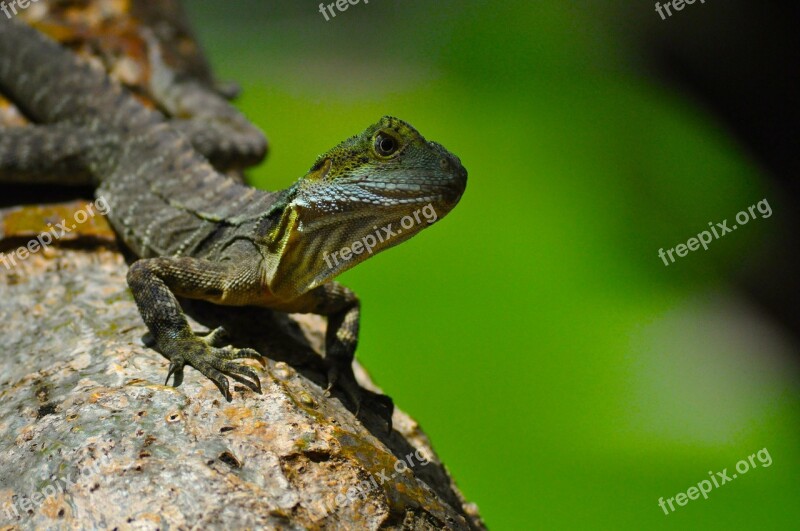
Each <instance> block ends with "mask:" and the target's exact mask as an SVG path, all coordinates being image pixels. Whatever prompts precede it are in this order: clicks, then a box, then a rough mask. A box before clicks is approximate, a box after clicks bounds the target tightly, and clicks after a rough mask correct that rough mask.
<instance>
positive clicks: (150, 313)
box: [128, 257, 264, 402]
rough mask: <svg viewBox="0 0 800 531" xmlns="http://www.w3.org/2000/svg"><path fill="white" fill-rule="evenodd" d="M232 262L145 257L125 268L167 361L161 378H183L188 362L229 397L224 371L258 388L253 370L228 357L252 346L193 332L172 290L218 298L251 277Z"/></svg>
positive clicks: (253, 355)
mask: <svg viewBox="0 0 800 531" xmlns="http://www.w3.org/2000/svg"><path fill="white" fill-rule="evenodd" d="M235 264H236V262H234V261H227V262H211V261H208V260H202V259H198V258H190V257H180V258H165V257H161V258H146V259H141V260H138V261H136V262H134V263H133V265H132V266H131V268H130V269H129V270H128V285H129V286H130V288H131V291H132V292H133V297H134V299H135V300H136V305H137V306H138V307H139V312H140V313H141V315H142V319H144V322H145V324H146V325H147V328H148V329H149V331H150V334H151V335H152V338H153V341H154V343H155V346H156V348H157V349H158V350H159V351H160V352H161V353H163V354H164V355H165V356H166V357H167V358H169V360H170V366H169V372H168V373H167V382H169V379H170V377H171V376H173V375H174V376H175V379H174V385H175V386H176V387H177V386H179V385H180V384H181V382H182V381H183V368H184V366H185V365H186V364H189V365H191V366H192V367H194V368H195V369H197V370H198V371H200V372H201V373H202V374H203V375H204V376H206V377H207V378H209V379H210V380H211V381H213V382H214V383H215V384H216V386H217V387H218V388H219V390H220V391H221V392H222V394H223V395H224V396H225V398H226V399H227V400H228V401H229V402H230V401H231V393H230V390H229V388H228V379H227V378H226V377H225V375H228V376H230V377H231V378H233V379H234V380H236V381H238V382H241V383H242V384H244V385H246V386H247V387H249V388H250V389H252V390H253V391H255V392H257V393H261V382H260V380H259V378H258V375H257V374H256V373H255V371H253V369H251V368H250V367H247V366H245V365H241V364H239V363H236V362H234V361H232V360H235V359H243V358H250V359H256V360H259V361H260V362H261V363H262V364H263V363H264V360H263V358H262V356H261V355H260V354H259V353H258V352H256V351H255V350H253V349H247V348H246V349H237V348H233V347H231V346H225V347H219V346H218V341H217V334H215V333H212V334H209V335H207V336H205V337H201V336H198V335H196V334H195V333H194V332H193V331H192V329H191V328H190V327H189V323H188V322H187V320H186V316H185V314H184V313H183V310H182V309H181V307H180V304H178V300H177V299H176V295H178V296H182V297H187V298H194V299H205V300H211V301H218V300H220V299H222V298H224V297H225V296H226V294H227V293H230V291H231V288H232V287H233V286H238V287H241V286H243V285H246V284H247V281H248V280H249V279H251V278H253V275H251V274H250V272H249V269H247V268H242V267H240V266H236V265H235Z"/></svg>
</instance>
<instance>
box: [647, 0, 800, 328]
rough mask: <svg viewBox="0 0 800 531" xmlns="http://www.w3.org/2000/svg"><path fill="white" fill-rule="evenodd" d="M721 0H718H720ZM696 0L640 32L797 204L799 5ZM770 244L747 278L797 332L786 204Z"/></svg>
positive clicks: (662, 64) (666, 70)
mask: <svg viewBox="0 0 800 531" xmlns="http://www.w3.org/2000/svg"><path fill="white" fill-rule="evenodd" d="M713 3H717V2H713ZM711 4H712V2H711V1H708V2H706V4H705V6H703V5H701V4H700V3H699V2H696V3H695V4H694V5H691V6H690V5H687V6H685V8H684V9H683V10H682V11H680V12H673V15H672V16H671V17H669V18H667V19H666V20H661V19H660V18H659V17H658V16H657V15H655V14H654V15H653V16H652V17H651V19H648V20H647V21H646V24H645V25H646V26H647V27H646V31H644V32H642V34H641V38H642V40H643V42H644V44H645V46H646V54H647V56H648V57H649V59H650V60H651V61H652V66H653V67H654V68H655V69H656V70H657V75H659V76H660V77H662V78H664V79H665V81H667V82H668V83H670V84H673V85H677V86H679V87H681V88H682V89H683V90H684V91H685V92H687V93H689V94H691V95H693V96H694V97H695V98H696V99H697V100H699V101H700V103H701V104H702V105H703V106H705V107H706V108H708V109H710V110H711V111H712V112H713V113H715V114H716V115H717V117H718V118H719V119H720V120H721V121H723V122H724V124H725V125H726V126H727V128H728V130H729V131H730V132H731V133H732V134H733V135H735V136H736V137H738V140H739V141H740V142H741V143H742V144H743V145H745V146H747V147H749V149H750V155H751V156H752V157H753V158H754V159H755V160H756V161H757V162H758V163H759V165H760V166H761V167H762V168H763V169H764V170H765V174H766V176H768V177H769V178H770V179H771V180H772V181H773V182H772V184H773V186H774V189H775V190H776V191H778V192H779V193H780V195H781V198H782V200H783V201H784V202H785V203H786V204H788V205H791V206H793V205H796V204H798V203H800V179H798V176H799V175H800V153H799V152H798V140H799V139H798V123H800V101H798V94H799V93H798V90H800V33H798V26H800V6H798V4H797V3H796V2H790V1H788V0H784V1H767V2H747V1H744V0H731V1H727V2H725V3H724V4H721V3H718V5H717V6H714V7H715V8H714V9H709V7H710V5H711ZM784 219H786V220H787V223H786V224H785V225H784V226H783V227H782V228H781V229H779V230H778V231H776V234H775V236H776V238H775V240H774V242H773V243H772V247H771V249H770V252H769V253H764V255H763V256H764V260H763V261H759V262H758V263H757V265H756V266H755V267H751V268H749V269H748V270H746V271H745V272H743V273H742V275H741V276H740V277H739V278H738V283H739V284H740V286H741V287H742V288H743V289H744V290H745V291H746V292H747V293H749V294H750V296H751V297H752V298H753V299H754V300H756V301H757V302H758V303H759V304H760V305H762V306H763V307H764V309H765V310H766V311H768V312H769V313H770V314H772V316H773V317H774V318H775V319H776V320H778V321H779V322H780V323H781V324H782V325H784V326H785V327H786V328H787V329H788V331H789V332H790V333H792V334H794V335H795V336H797V335H798V334H800V298H799V297H798V291H800V282H799V281H798V276H797V274H796V264H797V263H798V258H800V253H799V252H798V251H799V250H800V245H798V243H799V242H798V238H797V233H796V228H797V227H798V222H800V219H799V218H798V214H797V212H796V211H794V210H791V211H789V212H787V213H786V217H785V218H784Z"/></svg>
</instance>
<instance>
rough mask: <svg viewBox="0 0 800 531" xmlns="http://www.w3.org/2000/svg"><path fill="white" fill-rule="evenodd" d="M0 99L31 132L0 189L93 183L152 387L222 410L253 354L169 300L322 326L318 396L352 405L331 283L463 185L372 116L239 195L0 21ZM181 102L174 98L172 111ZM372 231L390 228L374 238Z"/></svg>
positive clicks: (143, 111)
mask: <svg viewBox="0 0 800 531" xmlns="http://www.w3.org/2000/svg"><path fill="white" fill-rule="evenodd" d="M173 86H174V84H173ZM169 87H170V85H169V83H167V84H165V85H164V86H163V88H164V91H165V92H168V91H169ZM0 91H2V92H3V93H4V94H6V95H8V96H9V97H10V98H11V99H12V100H13V101H14V103H16V104H17V105H18V107H19V108H20V109H22V111H23V112H24V113H25V114H26V116H27V117H29V118H30V119H31V120H32V121H33V122H35V124H36V125H31V126H27V127H15V128H7V129H0V181H1V180H6V181H8V180H18V181H19V180H24V181H26V182H31V183H52V182H58V183H61V184H63V183H73V184H86V183H92V184H94V185H95V186H96V196H97V197H103V198H104V200H105V201H106V203H107V205H108V209H107V214H106V215H107V217H108V219H109V221H110V222H111V224H112V226H113V227H114V229H115V231H116V232H117V233H118V235H119V237H120V238H121V240H122V241H123V242H124V243H125V245H126V246H127V247H128V248H130V250H131V251H132V252H133V253H134V254H135V255H136V256H137V257H138V258H139V259H138V260H136V261H135V262H133V264H132V265H131V267H130V269H129V273H128V284H129V286H130V289H131V291H132V293H133V295H134V298H135V300H136V303H137V305H138V308H139V311H140V313H141V315H142V318H143V320H144V322H145V324H146V325H147V327H148V329H149V331H150V333H151V335H152V337H153V339H154V343H155V347H156V348H157V349H158V350H159V351H160V352H162V353H163V354H164V355H165V356H166V357H167V358H168V359H169V360H170V367H169V372H168V376H167V382H169V379H170V377H172V376H173V375H174V385H176V386H177V385H180V383H181V381H182V379H183V368H184V366H185V365H186V364H189V365H191V366H193V367H195V368H196V369H198V370H199V371H200V372H201V373H202V374H204V375H205V376H207V377H208V378H210V379H211V380H212V381H213V382H214V383H215V384H216V385H217V387H218V388H219V389H220V391H221V392H222V394H223V395H224V396H225V397H226V398H227V399H228V400H231V393H230V390H229V384H228V379H227V377H226V375H227V376H229V377H231V378H234V379H236V380H237V381H239V382H241V383H243V384H245V385H247V386H248V387H249V388H251V389H252V390H254V391H256V392H260V381H259V378H258V375H257V373H256V372H255V371H254V370H253V369H252V368H250V367H248V366H247V365H243V364H241V363H239V362H237V361H236V360H239V359H244V358H252V359H261V356H260V354H259V353H257V352H256V351H254V350H252V349H236V348H233V347H231V346H220V345H219V342H220V337H219V336H220V335H219V334H218V333H216V332H215V333H211V334H209V335H208V336H205V337H203V336H199V335H197V334H195V333H194V332H193V331H192V330H191V328H190V327H189V324H188V322H187V319H186V317H185V315H184V313H183V311H182V309H181V307H180V304H179V303H178V300H177V297H185V298H190V299H202V300H206V301H210V302H212V303H216V304H220V305H235V306H243V305H254V306H262V307H268V308H272V309H275V310H279V311H285V312H304V313H315V314H319V315H323V316H326V317H327V319H328V327H327V332H326V338H325V360H326V363H327V366H328V368H329V370H328V380H329V386H331V385H333V384H334V383H336V384H337V385H340V386H341V387H342V388H343V389H344V390H345V391H346V393H347V394H348V396H349V397H350V398H351V399H352V400H354V402H355V403H356V404H358V393H357V390H356V389H357V385H356V384H355V380H354V378H353V376H352V369H351V363H352V360H353V356H354V352H355V349H356V345H357V342H358V325H359V314H360V303H359V300H358V298H357V297H356V295H355V294H354V293H353V292H352V291H350V290H349V289H347V288H346V287H344V286H342V285H340V284H338V283H336V282H334V281H333V280H332V279H333V278H334V277H335V276H336V275H338V274H339V273H341V272H343V271H345V270H347V269H349V268H351V267H353V266H355V265H356V264H358V263H360V262H361V261H363V260H364V259H366V258H368V257H369V256H371V255H372V254H375V253H377V252H380V251H382V250H384V249H387V248H389V247H391V246H393V245H396V244H398V243H400V242H402V241H404V240H406V239H408V238H410V237H411V236H413V235H414V234H415V233H417V232H419V231H420V230H421V229H422V228H424V227H426V226H427V225H428V224H430V223H431V222H432V221H431V220H427V221H428V223H416V224H413V226H411V227H409V228H406V226H405V224H404V225H403V230H401V229H399V228H395V229H394V230H393V229H391V227H392V225H393V224H394V226H395V227H399V223H400V219H401V218H404V217H408V216H409V215H411V214H412V213H416V216H417V221H419V210H420V208H422V207H423V206H424V207H427V208H431V209H434V210H435V213H436V218H435V219H441V217H443V216H444V215H445V214H447V213H448V212H449V211H450V210H451V209H452V208H453V207H454V206H455V205H456V203H457V202H458V201H459V199H460V197H461V195H462V193H463V191H464V188H465V186H466V178H467V172H466V170H465V169H464V168H463V166H462V165H461V163H460V161H459V160H458V158H457V157H455V156H454V155H452V154H450V153H449V152H448V151H447V150H446V149H444V148H443V147H442V146H441V145H439V144H437V143H435V142H429V141H427V140H425V139H424V138H423V137H422V136H421V135H420V134H419V133H418V132H417V131H416V130H415V129H414V128H413V127H411V126H410V125H408V124H407V123H405V122H403V121H401V120H398V119H396V118H392V117H384V118H382V119H381V120H380V121H379V122H378V123H376V124H374V125H372V126H370V127H368V128H367V129H366V130H365V131H364V132H362V133H361V134H359V135H356V136H354V137H352V138H350V139H348V140H346V141H344V142H342V143H341V144H339V145H338V146H336V147H335V148H333V149H332V150H331V151H329V152H328V153H326V154H324V155H322V156H320V157H319V158H318V160H317V161H316V163H315V164H314V165H313V166H312V167H311V169H310V170H309V172H308V173H307V174H306V175H305V176H304V177H302V178H301V179H299V180H298V181H297V182H296V183H295V184H294V185H293V186H291V187H290V188H288V189H285V190H282V191H278V192H267V191H262V190H257V189H255V188H251V187H249V186H246V185H244V184H242V183H241V182H238V181H237V180H236V179H233V178H231V177H228V176H226V175H224V174H222V173H220V172H219V171H217V169H215V168H214V166H212V164H211V163H210V162H209V160H208V159H207V157H205V156H204V155H203V154H201V151H202V152H205V153H206V154H208V151H211V152H213V149H212V148H208V149H206V150H204V149H202V148H200V149H199V150H198V146H197V142H196V141H195V140H194V139H193V137H192V135H191V134H190V133H187V132H186V129H187V128H186V127H184V125H185V124H176V123H174V122H173V121H169V120H167V119H166V118H165V116H164V115H162V114H161V113H160V112H158V111H156V110H153V109H150V108H147V107H146V106H145V105H143V104H142V103H141V102H140V101H139V100H137V99H136V98H135V97H133V96H132V95H131V94H130V93H129V92H128V91H126V90H124V89H123V88H122V87H120V86H119V84H117V83H115V82H113V81H111V80H110V79H109V78H108V77H107V76H106V75H105V73H104V72H102V71H100V70H99V69H97V68H95V67H92V66H90V65H89V64H87V63H86V62H84V61H82V60H80V59H79V58H78V57H76V56H75V55H74V54H72V53H71V52H69V51H67V50H65V49H64V48H62V47H61V46H59V45H58V44H56V43H55V42H53V41H51V40H50V39H49V38H47V37H45V36H43V35H42V34H40V33H39V32H37V31H36V30H34V29H32V28H30V27H28V26H26V25H24V24H21V23H18V22H15V21H3V20H0ZM183 93H185V92H184V91H180V90H179V91H177V92H175V93H174V94H173V96H175V100H174V101H175V102H176V103H175V105H176V106H177V105H180V100H181V98H180V94H183ZM189 94H195V95H197V94H200V96H198V97H199V98H200V100H202V98H203V97H205V96H203V95H202V93H200V92H198V91H194V92H192V91H189ZM189 99H190V100H191V98H189ZM192 127H196V126H192ZM212 143H213V142H212ZM234 144H235V143H234ZM207 147H208V146H207ZM229 147H230V146H229ZM251 147H252V144H251ZM248 149H249V148H246V149H245V150H244V151H245V152H248ZM229 151H230V150H229ZM233 151H235V150H233ZM262 155H263V153H262ZM212 158H213V157H212ZM245 158H246V156H245ZM255 158H258V157H255ZM382 227H389V230H388V231H386V237H385V238H384V237H380V238H378V237H376V236H375V233H376V230H377V229H379V228H382ZM370 238H371V240H370ZM357 242H370V248H369V252H365V249H364V248H363V247H364V245H361V246H359V247H360V248H361V252H356V249H357ZM373 242H374V244H373ZM345 248H346V249H348V250H349V251H348V253H347V254H348V258H347V259H345V258H344V249H345ZM340 250H342V251H340ZM336 252H340V253H341V254H340V255H339V256H340V258H341V260H340V259H337V258H336V254H335V253H336ZM331 253H334V255H333V256H334V259H333V260H330V259H329V257H328V256H327V255H329V254H331ZM390 413H391V412H390Z"/></svg>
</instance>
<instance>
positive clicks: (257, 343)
mask: <svg viewBox="0 0 800 531" xmlns="http://www.w3.org/2000/svg"><path fill="white" fill-rule="evenodd" d="M78 205H79V204H78ZM75 206H76V205H72V207H71V208H75ZM59 208H61V207H59ZM60 212H61V211H59V213H60ZM22 213H24V211H21V210H20V209H15V210H13V211H9V210H6V211H0V220H5V221H8V220H9V219H17V220H19V219H25V216H24V215H22ZM42 215H43V213H42V212H41V209H40V211H38V213H37V214H36V215H33V216H32V217H34V218H37V217H38V219H44V218H42ZM28 217H31V216H28ZM34 225H35V224H34ZM34 228H35V227H27V228H25V227H21V226H19V223H18V224H17V226H14V224H13V223H11V224H9V223H5V224H4V225H3V227H0V250H2V251H5V253H6V255H5V256H8V253H10V252H13V251H14V250H15V249H17V248H18V246H19V245H20V244H21V243H24V242H25V241H27V239H28V238H29V237H30V234H31V231H33V230H34ZM92 231H93V233H92V234H91V237H90V241H91V243H92V245H93V246H94V247H91V248H86V249H81V248H80V243H81V241H82V240H81V237H80V236H78V237H76V238H73V239H72V242H71V247H73V248H65V247H48V248H46V249H44V250H40V251H38V252H36V253H35V254H33V255H31V256H28V257H27V258H25V259H24V260H19V259H17V261H16V262H17V263H16V265H14V266H12V267H6V266H5V265H4V264H3V263H2V262H0V529H120V530H123V529H214V528H222V529H378V528H389V529H392V528H394V529H400V528H402V529H441V528H448V529H470V528H471V529H480V528H482V527H483V525H482V523H481V521H480V518H479V516H478V515H477V512H476V509H475V507H474V506H472V505H470V504H467V503H465V502H464V500H463V499H462V497H461V495H460V494H459V492H458V490H457V489H456V488H455V486H454V485H453V483H452V480H451V479H450V477H449V476H448V474H447V472H446V470H445V468H444V467H443V465H442V464H441V463H440V462H439V460H438V458H436V456H435V453H434V452H433V450H432V449H431V447H430V444H429V442H428V440H427V438H426V437H425V435H424V434H423V433H422V432H421V430H420V429H419V427H418V426H417V424H416V423H415V422H414V421H413V420H412V419H411V418H409V417H408V416H407V415H406V414H404V413H402V412H401V411H395V413H394V418H393V421H394V430H393V431H392V432H391V434H388V433H387V429H386V424H385V423H384V422H383V421H382V420H381V419H380V416H379V415H378V414H377V413H375V412H373V411H371V409H370V407H368V406H363V407H362V411H361V412H360V414H359V415H358V417H356V416H355V415H354V413H353V411H352V407H351V406H347V405H346V400H345V399H344V398H343V397H342V396H341V395H339V394H338V393H334V394H333V396H331V397H326V396H325V395H324V392H323V387H324V377H323V376H322V373H321V372H320V371H319V370H318V367H315V366H317V365H318V363H316V362H315V360H318V359H319V355H318V352H319V349H320V346H321V342H322V338H323V333H322V332H323V330H324V322H323V321H322V320H320V319H317V318H315V317H310V316H286V315H283V314H276V313H272V312H269V311H265V310H260V309H252V308H250V309H236V308H225V309H224V312H220V311H219V309H218V308H215V307H213V306H212V305H205V304H192V305H190V304H188V303H187V304H186V307H187V309H188V310H189V313H190V315H191V316H192V317H193V321H192V324H193V326H194V327H195V329H197V330H202V329H204V328H205V329H213V328H215V327H216V326H219V325H223V326H225V327H226V329H228V330H229V332H230V336H231V339H232V340H233V343H234V344H235V345H237V346H243V345H247V346H252V347H254V348H257V349H258V350H260V351H261V352H262V353H264V354H266V355H267V356H269V358H270V359H269V361H268V364H267V367H265V368H260V366H259V365H258V364H255V363H254V364H253V367H255V368H257V370H259V371H260V372H259V374H260V375H261V380H262V386H263V389H264V394H263V395H257V394H255V393H253V392H251V391H250V390H249V389H246V388H244V387H242V386H239V385H236V386H235V389H234V400H233V402H231V403H227V402H225V401H224V399H223V398H222V396H221V395H220V393H219V391H218V390H217V389H216V387H215V386H214V385H213V384H212V383H211V382H210V381H209V380H207V379H205V378H203V377H202V376H201V375H200V374H199V373H197V372H196V371H194V370H193V369H191V368H187V372H186V378H185V381H184V383H183V385H182V386H181V387H179V388H177V389H176V388H172V387H167V386H164V385H162V382H163V380H164V377H165V374H166V368H167V362H166V360H165V359H164V358H163V357H162V356H160V355H159V354H158V353H156V352H154V351H153V350H150V349H148V348H147V347H145V346H144V345H143V343H142V336H143V334H144V333H145V332H146V329H145V327H144V324H143V323H142V320H141V318H140V317H139V314H138V312H137V310H136V306H135V304H134V302H133V299H132V297H131V295H130V293H129V292H128V290H127V286H126V283H125V274H126V271H127V265H126V263H125V260H124V259H123V257H122V255H121V254H120V253H119V252H117V251H115V250H114V249H113V243H109V242H112V241H113V236H112V235H111V234H110V233H104V230H103V228H102V226H98V225H97V224H95V225H93V227H92ZM104 242H105V244H106V245H105V246H101V247H97V246H96V244H98V243H101V244H102V243H104ZM76 247H77V248H76ZM356 370H357V376H358V377H359V381H360V382H361V383H362V385H363V386H365V387H367V388H371V389H373V390H375V388H374V386H372V384H371V383H370V382H369V379H368V377H367V376H366V374H365V373H364V372H363V370H361V369H360V368H359V367H356ZM348 407H350V409H348Z"/></svg>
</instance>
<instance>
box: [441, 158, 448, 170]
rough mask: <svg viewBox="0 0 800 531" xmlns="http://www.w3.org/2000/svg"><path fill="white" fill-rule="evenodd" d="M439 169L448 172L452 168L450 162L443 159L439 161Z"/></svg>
mask: <svg viewBox="0 0 800 531" xmlns="http://www.w3.org/2000/svg"><path fill="white" fill-rule="evenodd" d="M439 167H440V168H442V170H443V171H447V170H448V169H449V168H450V162H449V161H448V160H447V159H446V158H441V159H439Z"/></svg>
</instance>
